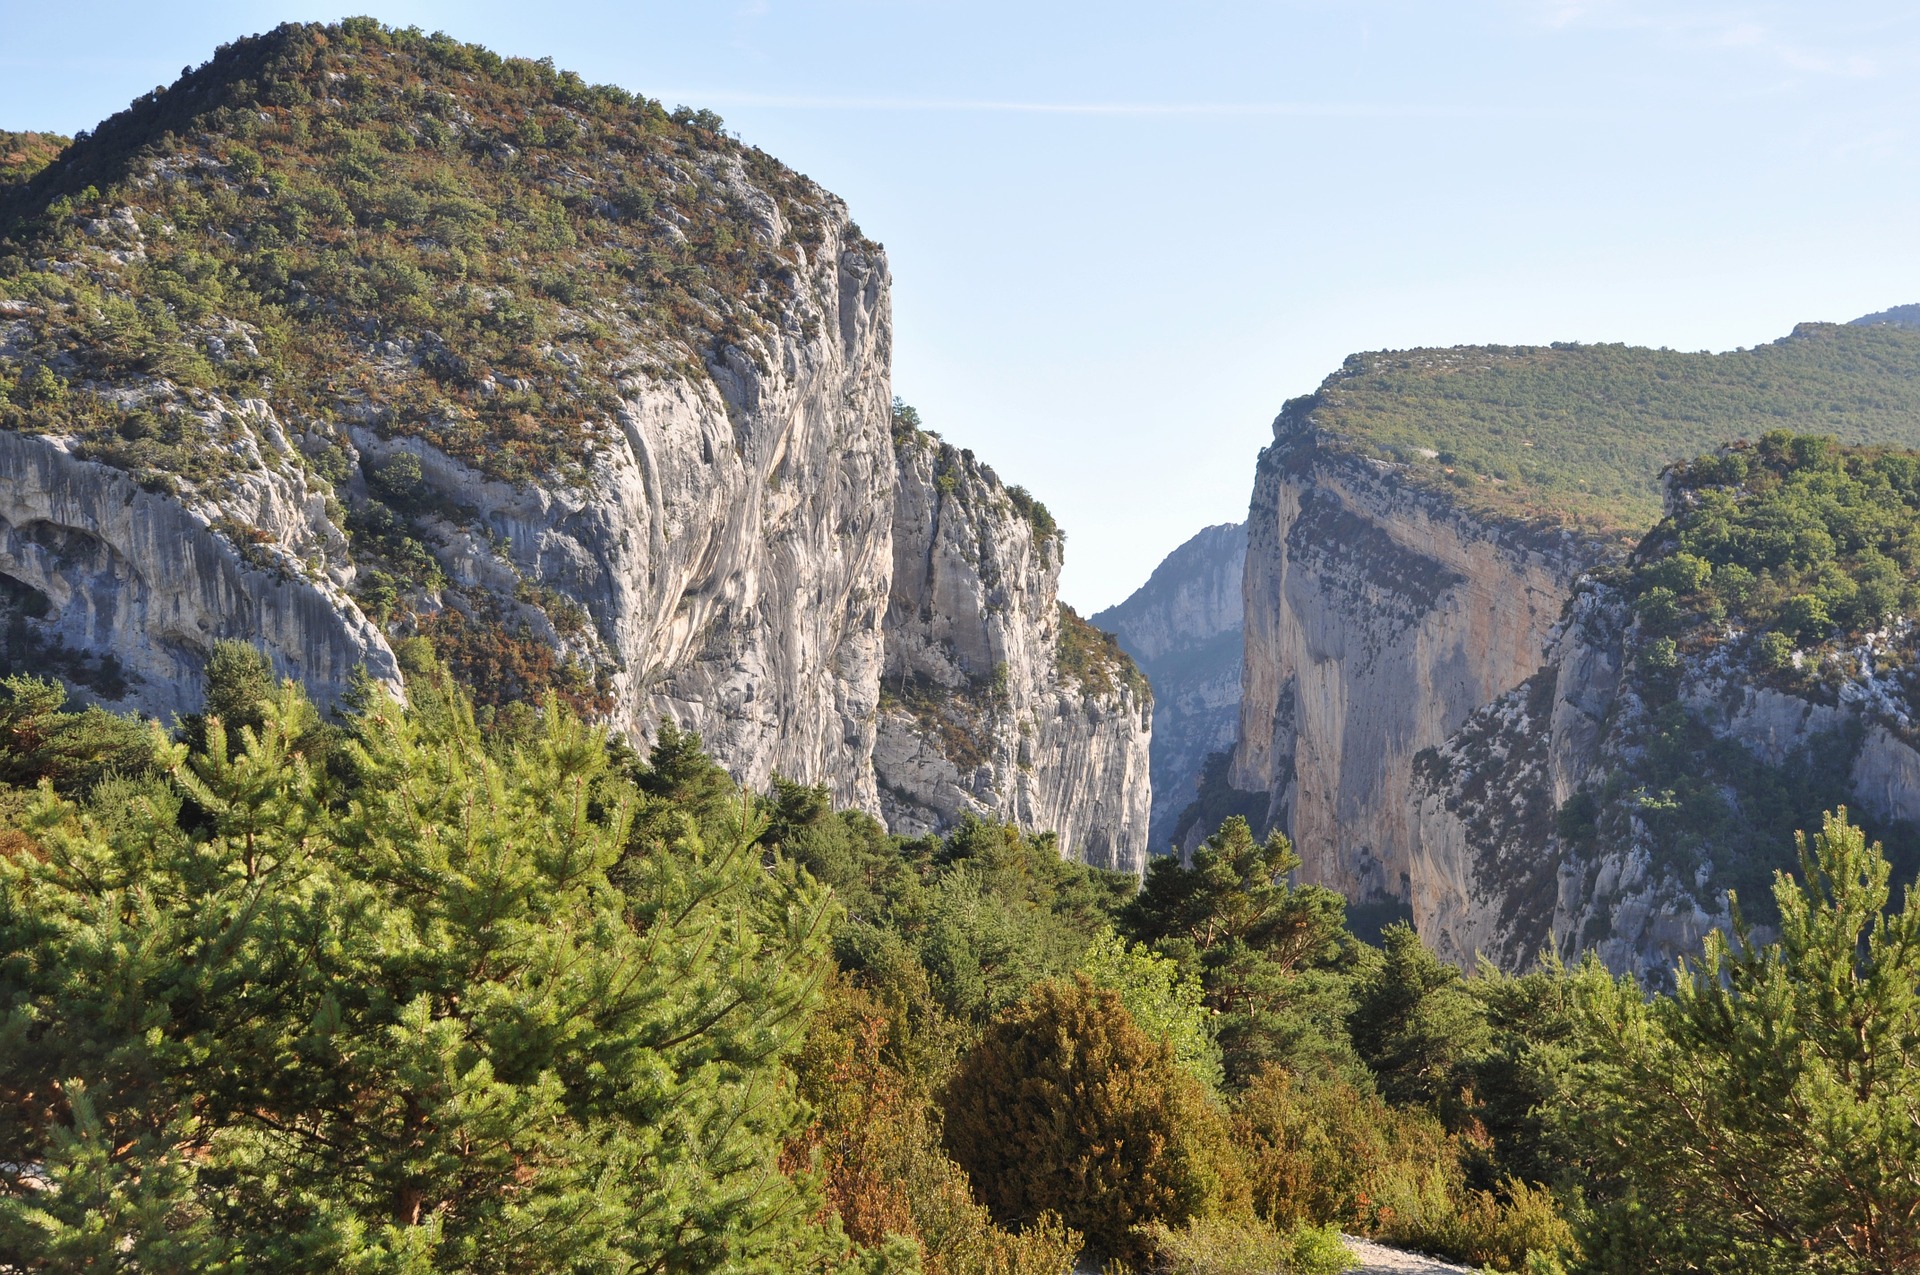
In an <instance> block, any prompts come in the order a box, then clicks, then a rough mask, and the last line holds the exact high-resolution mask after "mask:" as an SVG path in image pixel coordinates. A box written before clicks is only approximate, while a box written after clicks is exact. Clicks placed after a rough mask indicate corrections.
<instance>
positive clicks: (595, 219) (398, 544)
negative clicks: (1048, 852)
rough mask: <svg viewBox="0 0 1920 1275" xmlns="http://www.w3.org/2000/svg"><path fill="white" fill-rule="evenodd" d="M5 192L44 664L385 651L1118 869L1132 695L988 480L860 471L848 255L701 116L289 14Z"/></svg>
mask: <svg viewBox="0 0 1920 1275" xmlns="http://www.w3.org/2000/svg"><path fill="white" fill-rule="evenodd" d="M14 181H15V184H13V185H12V186H7V185H4V184H0V239H3V240H4V241H5V242H4V243H0V426H3V427H4V428H0V609H4V610H5V611H6V613H7V615H8V616H9V617H10V619H9V621H8V623H9V626H10V627H9V629H8V631H9V632H17V633H21V634H24V635H25V638H26V639H27V645H28V646H29V647H31V649H32V650H33V651H34V652H38V653H39V656H40V657H41V658H42V665H43V667H45V668H47V669H50V670H52V671H58V672H63V673H67V674H76V673H77V672H84V671H85V670H87V669H89V668H92V669H94V670H95V672H96V673H98V670H99V669H100V668H101V667H102V661H103V660H104V661H106V664H107V665H110V668H108V672H107V674H105V675H95V676H90V677H81V676H70V677H69V680H70V681H74V682H75V683H76V684H77V685H78V686H79V687H80V689H82V690H84V691H86V692H87V693H88V694H90V695H92V696H93V697H94V698H101V699H106V700H108V701H109V702H113V703H116V704H117V705H120V706H123V707H138V708H141V709H144V710H146V711H149V712H153V713H156V714H160V715H165V714H169V713H174V712H181V711H188V710H192V709H194V708H196V707H197V706H198V704H197V696H198V689H197V688H198V672H199V668H200V665H201V662H202V661H203V660H204V658H205V655H206V653H207V651H208V650H209V649H210V646H211V643H212V642H213V641H215V640H217V639H219V638H222V637H230V636H238V637H246V638H250V639H253V640H256V641H259V642H261V643H262V644H263V645H264V646H266V647H267V649H268V650H269V651H270V653H271V654H272V656H273V658H274V660H275V662H276V665H277V666H278V667H279V668H280V669H282V670H283V671H284V672H286V673H288V674H290V675H292V676H296V677H299V678H300V679H302V680H303V681H305V682H306V683H307V684H308V685H309V686H310V687H311V688H312V689H313V690H314V692H315V693H316V695H317V697H318V698H319V699H321V700H322V701H323V702H329V703H330V702H333V701H335V700H337V699H338V698H339V696H340V695H341V693H343V691H344V690H345V689H346V687H347V686H348V678H349V676H350V674H351V672H352V670H353V669H354V668H356V667H359V666H364V667H365V668H366V669H367V670H368V671H369V672H370V673H371V674H372V675H373V676H374V677H375V678H377V679H380V680H383V681H386V682H388V683H390V684H393V685H396V686H398V685H399V684H400V682H401V680H402V674H401V667H400V665H401V663H403V661H401V660H398V659H396V654H395V652H396V651H397V650H399V649H400V644H401V640H402V639H411V638H415V637H420V638H425V639H426V640H427V641H428V642H430V643H431V644H432V646H433V647H434V648H435V649H436V650H437V652H438V653H439V655H440V658H441V659H442V660H443V661H444V662H445V663H446V664H447V665H448V667H450V668H451V669H452V670H453V672H454V673H455V675H456V676H459V677H461V678H463V680H465V681H467V682H468V684H469V685H471V686H473V687H474V688H475V689H476V692H477V693H478V694H479V695H480V697H481V698H482V700H483V701H484V700H486V699H487V698H488V697H490V696H491V697H496V698H501V699H504V698H511V697H514V696H533V695H538V694H541V693H543V692H545V691H547V690H552V691H554V692H555V693H558V694H561V695H563V696H564V697H566V698H567V699H569V700H570V701H572V702H573V703H575V704H577V705H579V706H581V707H583V708H585V709H587V710H589V711H591V712H594V713H595V714H597V715H599V716H601V717H603V718H604V719H606V720H608V721H610V722H611V723H612V724H614V725H615V726H617V727H618V728H620V729H621V730H623V731H625V732H627V733H629V734H630V735H632V736H633V737H635V738H636V739H637V740H639V741H641V742H645V741H646V740H648V739H649V738H650V737H651V735H652V734H653V732H654V730H655V729H656V728H657V725H658V724H659V723H660V722H661V721H663V720H667V719H671V720H673V721H675V722H677V723H678V724H679V725H681V726H683V727H687V728H691V729H693V730H696V731H698V732H699V733H700V734H701V736H702V737H703V739H704V740H705V741H706V743H707V746H708V747H709V748H710V750H711V751H712V752H713V753H714V754H715V756H716V757H717V758H719V759H720V760H721V761H722V762H724V763H725V765H726V766H727V767H728V768H729V769H730V770H731V771H732V772H733V773H734V774H735V775H736V777H738V778H739V779H740V780H742V781H743V782H745V783H747V784H749V785H751V786H754V787H763V786H765V785H766V784H767V783H768V782H769V780H770V778H771V777H772V776H773V775H774V774H776V773H778V774H782V775H785V776H788V777H790V778H794V779H798V780H801V781H804V782H808V783H820V784H825V785H827V786H829V787H830V789H831V790H832V792H833V795H834V797H835V798H836V799H837V800H838V801H839V802H841V803H843V804H846V805H850V806H856V807H859V808H862V809H866V810H868V811H871V812H873V813H875V814H881V813H882V812H883V811H884V812H886V813H887V814H888V815H890V816H891V817H893V818H894V819H895V820H896V822H897V823H898V824H899V825H900V826H902V827H903V828H907V829H924V828H938V827H944V826H945V825H946V824H948V823H949V822H951V821H952V820H954V819H956V818H958V817H960V816H961V815H963V814H967V813H978V814H982V815H992V816H999V817H1006V818H1013V819H1018V820H1020V821H1021V822H1022V823H1024V824H1026V825H1027V826H1029V827H1031V828H1034V829H1036V830H1049V829H1050V830H1055V831H1057V832H1058V833H1059V834H1060V837H1061V849H1062V852H1063V853H1068V854H1080V855H1084V856H1086V857H1087V858H1089V859H1090V860H1091V861H1094V862H1098V863H1102V864H1107V865H1110V866H1116V867H1122V868H1128V869H1132V870H1138V868H1139V865H1140V862H1141V859H1142V856H1143V854H1144V846H1145V836H1146V821H1147V805H1148V802H1149V800H1150V797H1149V789H1148V777H1147V766H1146V750H1147V741H1148V730H1149V723H1148V717H1147V714H1148V698H1147V696H1146V693H1145V689H1144V686H1143V685H1141V686H1136V685H1135V684H1134V683H1135V681H1136V680H1137V675H1135V674H1134V673H1133V670H1132V667H1131V665H1130V664H1129V663H1127V661H1126V660H1125V657H1124V656H1120V655H1118V653H1117V651H1115V652H1114V654H1115V656H1116V657H1117V662H1113V663H1112V667H1111V669H1109V670H1108V671H1106V672H1104V673H1102V672H1100V671H1099V670H1095V671H1094V672H1092V673H1089V672H1088V671H1087V669H1086V668H1084V667H1081V668H1079V670H1078V671H1077V672H1076V671H1074V661H1073V659H1072V658H1070V657H1071V655H1072V650H1073V649H1077V648H1074V646H1073V643H1074V640H1075V635H1074V634H1067V635H1066V638H1065V640H1063V632H1064V631H1065V630H1066V629H1067V628H1068V627H1070V625H1071V624H1072V623H1076V622H1073V621H1068V620H1065V619H1063V618H1062V617H1063V615H1064V614H1066V613H1063V612H1061V611H1060V610H1059V609H1058V608H1057V604H1056V599H1055V584H1056V581H1057V577H1058V573H1059V567H1060V552H1061V545H1060V539H1059V538H1058V537H1057V536H1039V535H1036V534H1035V533H1034V531H1033V529H1032V528H1031V527H1030V526H1029V524H1028V522H1027V521H1026V520H1024V519H1023V518H1022V517H1020V516H1019V514H1018V513H1017V511H1016V510H1015V509H1014V507H1013V504H1012V503H1011V501H1010V498H1009V496H1008V494H1007V493H1006V492H1005V491H1004V490H1003V489H1002V487H1001V485H1000V483H999V481H998V480H997V479H996V478H994V477H993V476H992V474H991V472H990V471H988V470H985V469H984V468H983V467H980V466H977V465H975V464H974V463H973V462H972V461H971V459H970V458H968V459H966V460H964V461H961V460H953V459H947V457H948V453H949V452H950V450H951V449H944V448H931V447H913V446H908V447H902V448H901V449H900V451H899V452H898V454H897V455H896V447H895V439H894V422H893V412H892V407H891V386H890V361H891V340H892V336H891V319H890V313H889V301H888V286H889V276H888V269H887V261H886V256H885V254H884V252H883V251H882V249H881V248H880V247H879V246H878V245H877V244H874V243H873V242H871V241H870V240H868V239H866V238H865V237H864V236H863V235H862V234H861V233H860V231H859V229H858V228H857V227H856V226H855V225H854V223H853V222H852V220H851V219H850V217H849V216H848V213H847V210H846V208H845V206H844V205H843V204H842V203H841V202H840V201H839V200H838V199H836V198H834V197H833V196H832V195H830V194H829V193H827V192H825V191H823V190H821V189H820V188H819V187H817V186H815V185H813V184H812V183H811V182H808V181H807V180H806V179H805V178H802V177H800V176H798V175H797V174H794V173H792V172H790V171H788V170H786V169H784V168H782V167H781V166H780V165H778V164H777V163H775V162H774V161H773V160H771V159H770V158H769V157H767V156H765V155H764V154H762V153H760V152H758V151H754V150H751V149H750V148H747V147H744V146H742V145H740V144H739V143H738V142H737V141H735V140H733V139H732V138H730V137H728V136H727V135H726V134H725V133H724V132H723V131H721V129H720V126H719V121H718V119H717V118H715V117H712V116H710V115H708V114H706V113H704V112H687V111H681V112H676V113H674V114H672V115H669V114H668V113H667V112H665V111H663V110H662V109H661V108H660V107H659V105H658V104H657V103H652V102H648V101H646V100H645V99H635V98H632V97H630V96H628V95H625V94H623V93H621V92H619V91H618V90H613V89H599V88H593V87H590V86H586V85H583V84H581V82H580V81H579V80H577V79H576V78H574V77H570V76H567V75H564V74H562V73H556V72H555V71H554V70H553V69H552V68H551V67H550V66H545V65H543V64H537V63H522V62H511V61H506V60H502V59H499V58H497V57H494V55H492V54H489V53H487V52H486V51H485V50H476V49H474V48H472V47H471V46H465V45H459V44H457V43H456V42H452V41H449V40H446V39H445V38H444V37H425V36H421V35H418V34H417V33H412V32H396V31H388V30H386V29H384V28H381V27H379V26H378V24H375V23H371V22H368V21H364V20H353V21H350V22H348V23H344V24H340V25H338V26H332V27H324V28H323V27H318V26H298V25H292V26H287V27H282V28H280V29H278V30H276V31H275V32H273V33H270V34H269V35H267V36H263V37H258V38H256V39H254V40H251V41H240V42H238V43H236V44H235V45H230V46H227V47H226V48H224V49H222V50H221V52H220V54H219V55H218V56H217V57H216V58H215V59H214V61H213V62H211V63H209V64H208V65H207V66H206V67H203V68H201V69H200V70H198V71H195V72H192V73H189V74H188V75H186V76H184V77H183V79H182V80H181V81H180V82H179V83H178V84H176V85H174V86H173V87H172V88H170V89H167V90H160V91H156V93H155V94H153V95H150V96H149V97H148V98H143V99H142V100H141V101H140V102H138V103H135V105H134V106H133V107H132V108H130V109H129V110H128V111H127V112H124V113H122V115H120V116H116V117H115V118H114V119H113V120H111V121H108V122H107V123H106V124H103V125H102V126H101V127H100V128H99V129H98V130H96V131H95V132H94V134H93V135H92V136H91V137H87V136H84V135H83V136H82V138H80V139H79V140H77V141H76V142H75V143H74V144H73V145H72V146H70V147H69V148H68V149H67V150H66V151H65V152H64V153H62V154H61V155H60V157H59V158H58V159H56V160H54V161H53V162H52V163H51V164H49V165H47V166H46V167H44V168H40V169H38V170H37V171H36V172H34V173H32V174H29V175H28V176H25V177H18V176H16V178H15V179H14ZM954 455H955V456H957V455H958V454H957V453H955V454H954ZM16 645H18V644H16ZM1082 645H1083V646H1084V645H1086V644H1085V643H1082ZM1093 645H1095V646H1098V643H1097V642H1095V643H1094V644H1093ZM1063 653H1064V654H1063ZM16 662H18V661H16ZM1103 667H1104V666H1103ZM883 670H885V671H886V672H887V673H889V674H890V675H899V674H902V673H904V676H905V678H906V682H905V686H906V690H905V693H901V692H900V689H899V685H898V684H897V683H889V694H890V696H891V698H889V699H888V700H887V701H886V704H885V706H884V707H883V704H882V687H883V681H882V673H883ZM946 691H951V692H954V693H955V694H956V695H957V696H958V697H959V698H966V697H968V696H973V697H975V698H979V697H983V696H984V697H986V698H984V699H980V700H979V702H980V703H981V704H982V705H983V706H984V707H983V714H984V715H983V716H982V717H981V718H980V724H979V729H978V730H977V731H976V730H974V727H973V725H972V724H968V725H966V726H965V727H964V728H963V727H962V726H960V725H956V724H955V721H956V720H957V719H958V718H959V717H960V716H962V715H960V714H951V715H942V714H941V713H937V712H936V713H928V712H925V711H923V709H924V705H925V704H926V703H927V702H928V701H929V700H930V699H931V698H932V697H934V696H935V695H936V692H946ZM989 701H991V702H989ZM956 702H957V700H956ZM936 719H938V720H937V721H936ZM969 731H972V732H973V733H969ZM976 744H977V754H976V751H975V747H976ZM876 749H877V750H878V753H879V758H878V760H879V766H878V769H877V768H876ZM883 786H884V792H883Z"/></svg>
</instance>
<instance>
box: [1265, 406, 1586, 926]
mask: <svg viewBox="0 0 1920 1275" xmlns="http://www.w3.org/2000/svg"><path fill="white" fill-rule="evenodd" d="M1310 406H1311V404H1310V401H1305V400H1303V401H1298V402H1295V403H1291V404H1289V405H1288V408H1287V410H1286V411H1284V412H1282V414H1281V416H1280V417H1279V419H1278V420H1277V421H1275V423H1274V443H1273V445H1272V446H1271V447H1269V448H1267V449H1266V450H1265V451H1263V452H1262V453H1261V456H1260V462H1259V466H1258V469H1257V471H1256V476H1255V482H1254V493H1253V499H1252V502H1251V505H1250V508H1249V512H1248V522H1247V566H1246V575H1245V605H1246V621H1245V623H1246V654H1245V662H1244V669H1243V676H1242V686H1241V691H1242V699H1241V704H1240V727H1239V740H1238V744H1237V746H1236V748H1235V752H1234V757H1233V764H1232V768H1231V771H1230V774H1229V780H1230V782H1231V783H1232V785H1233V786H1234V787H1236V788H1240V789H1248V790H1255V791H1264V792H1266V793H1268V794H1269V809H1268V815H1269V818H1270V819H1271V820H1273V821H1274V822H1275V823H1277V824H1278V825H1279V826H1281V827H1283V828H1285V829H1286V830H1287V831H1288V833H1289V834H1290V835H1291V836H1292V837H1293V840H1294V842H1295V845H1296V846H1297V847H1298V849H1299V852H1300V854H1301V856H1302V858H1303V860H1304V869H1303V871H1304V874H1305V876H1306V877H1307V879H1309V880H1312V881H1315V882H1317V883H1320V884H1323V885H1328V886H1331V887H1333V888H1335V889H1338V890H1340V891H1342V892H1343V893H1345V894H1347V895H1348V897H1350V898H1352V899H1354V900H1355V901H1361V902H1364V901H1374V900H1391V901H1397V902H1401V903H1406V904H1410V905H1411V906H1412V908H1413V912H1414V917H1415V920H1416V923H1419V924H1421V925H1422V927H1423V928H1422V933H1423V934H1424V933H1426V932H1427V930H1426V928H1425V927H1426V925H1427V924H1428V923H1429V920H1430V918H1429V917H1427V916H1423V915H1422V906H1423V905H1422V900H1423V899H1426V898H1427V897H1429V895H1430V894H1431V893H1432V886H1431V882H1430V881H1429V877H1430V875H1431V874H1433V873H1435V872H1442V873H1444V872H1445V871H1447V870H1448V868H1447V866H1446V865H1445V864H1443V863H1436V862H1435V861H1434V860H1433V858H1432V856H1431V855H1430V854H1428V853H1427V852H1426V851H1425V849H1424V848H1423V845H1422V841H1421V836H1422V828H1421V825H1420V823H1419V821H1418V820H1417V819H1416V817H1415V807H1414V803H1413V801H1412V799H1411V796H1410V794H1411V793H1412V791H1413V778H1414V767H1415V757H1416V755H1418V754H1419V753H1420V752H1421V750H1423V749H1427V748H1432V747H1435V746H1437V745H1439V744H1442V743H1444V742H1445V741H1446V740H1447V738H1448V737H1449V736H1451V735H1452V734H1453V732H1454V731H1456V730H1457V729H1459V728H1460V726H1461V725H1462V724H1463V723H1464V722H1465V721H1466V720H1467V718H1468V716H1469V715H1470V714H1472V713H1473V712H1474V710H1475V709H1477V708H1479V707H1481V706H1482V705H1484V704H1486V703H1488V702H1489V701H1490V700H1493V699H1494V698H1496V697H1497V696H1499V695H1501V694H1503V693H1505V692H1506V691H1508V690H1509V689H1511V688H1513V687H1515V686H1518V685H1519V684H1520V683H1522V682H1524V681H1525V680H1526V679H1527V678H1528V677H1530V676H1531V675H1532V674H1533V673H1534V672H1535V671H1536V670H1538V669H1539V667H1540V663H1541V659H1542V657H1543V653H1544V651H1545V649H1546V645H1547V641H1548V638H1549V635H1550V632H1551V630H1552V627H1553V625H1554V623H1555V621H1556V620H1558V618H1559V617H1560V613H1561V609H1562V605H1563V601H1564V599H1565V598H1566V596H1567V594H1568V592H1569V591H1570V589H1571V587H1572V585H1573V582H1574V580H1575V578H1576V577H1577V576H1578V575H1579V574H1580V572H1581V571H1582V570H1583V569H1585V568H1587V567H1589V566H1591V565H1593V564H1594V563H1595V562H1596V561H1597V560H1599V558H1600V557H1601V555H1602V551H1601V550H1600V549H1598V548H1597V547H1596V546H1594V545H1592V544H1590V543H1588V542H1586V541H1582V540H1579V539H1577V538H1575V537H1573V536H1571V535H1562V534H1558V533H1555V534H1548V535H1543V534H1541V533H1539V532H1536V531H1532V530H1530V529H1527V528H1524V527H1515V526H1507V525H1502V524H1499V523H1494V522H1490V521H1484V520H1480V519H1476V518H1474V517H1472V516H1470V515H1468V514H1465V513H1464V512H1462V511H1460V510H1458V509H1456V508H1455V507H1454V506H1453V505H1452V504H1451V503H1450V502H1449V501H1447V499H1446V498H1445V497H1444V496H1443V495H1440V494H1436V493H1434V492H1431V491H1429V490H1426V489H1422V488H1419V487H1416V486H1414V485H1412V484H1411V483H1407V482H1405V481H1403V480H1402V479H1401V478H1400V477H1399V475H1398V474H1397V473H1396V471H1395V469H1394V467H1393V466H1392V465H1390V464H1387V463H1385V462H1381V461H1376V460H1371V459H1367V458H1364V457H1361V456H1358V455H1355V454H1354V453H1353V452H1351V451H1350V450H1348V449H1345V448H1343V447H1342V446H1341V443H1340V440H1339V439H1337V438H1331V437H1328V436H1325V435H1323V434H1322V433H1321V432H1320V431H1319V430H1318V429H1316V428H1315V426H1314V424H1313V422H1312V419H1311V416H1310Z"/></svg>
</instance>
